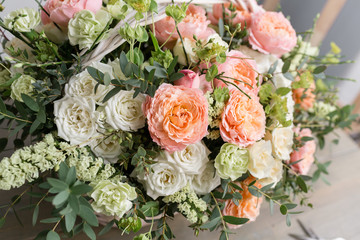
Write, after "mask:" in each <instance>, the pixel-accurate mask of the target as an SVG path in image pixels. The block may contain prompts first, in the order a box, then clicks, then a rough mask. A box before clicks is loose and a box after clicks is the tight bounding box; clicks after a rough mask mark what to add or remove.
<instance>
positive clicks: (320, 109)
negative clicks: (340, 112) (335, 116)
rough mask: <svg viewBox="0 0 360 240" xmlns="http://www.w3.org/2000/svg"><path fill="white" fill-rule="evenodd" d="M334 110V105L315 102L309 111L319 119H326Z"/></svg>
mask: <svg viewBox="0 0 360 240" xmlns="http://www.w3.org/2000/svg"><path fill="white" fill-rule="evenodd" d="M335 110H336V107H335V106H334V105H331V104H329V103H325V102H315V103H314V106H313V108H311V109H309V111H310V112H313V113H315V115H316V116H317V117H319V118H324V119H328V118H329V117H328V116H327V115H328V114H329V113H331V112H333V111H335Z"/></svg>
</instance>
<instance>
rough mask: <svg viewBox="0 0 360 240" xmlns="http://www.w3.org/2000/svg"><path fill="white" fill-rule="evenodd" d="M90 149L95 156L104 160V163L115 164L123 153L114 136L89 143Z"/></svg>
mask: <svg viewBox="0 0 360 240" xmlns="http://www.w3.org/2000/svg"><path fill="white" fill-rule="evenodd" d="M90 147H91V150H92V151H93V152H94V153H95V155H96V156H98V157H102V158H103V159H104V162H105V163H116V162H117V161H118V159H119V156H120V154H121V153H122V152H123V151H122V147H121V146H120V144H119V139H118V138H116V137H115V136H104V137H103V138H97V139H96V140H94V141H92V142H91V144H90Z"/></svg>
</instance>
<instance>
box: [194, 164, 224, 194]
mask: <svg viewBox="0 0 360 240" xmlns="http://www.w3.org/2000/svg"><path fill="white" fill-rule="evenodd" d="M220 183H221V180H220V177H219V175H218V174H217V173H216V169H215V167H214V163H213V162H208V163H207V164H206V166H205V169H204V170H203V171H202V172H201V173H200V174H197V175H194V176H193V178H192V180H191V186H192V188H193V189H194V191H195V192H196V193H197V194H200V195H203V194H207V193H209V192H211V191H212V190H214V189H215V188H216V187H217V186H219V185H220Z"/></svg>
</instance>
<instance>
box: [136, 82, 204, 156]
mask: <svg viewBox="0 0 360 240" xmlns="http://www.w3.org/2000/svg"><path fill="white" fill-rule="evenodd" d="M143 111H144V113H145V116H146V117H147V121H148V125H149V132H150V135H151V137H152V139H153V140H154V142H156V143H157V144H158V145H160V146H161V147H162V148H164V149H165V150H167V151H169V152H174V151H181V150H183V149H185V148H186V146H187V145H189V144H193V143H196V142H198V141H200V140H201V139H202V138H203V137H204V136H205V135H206V134H207V127H208V103H207V101H206V98H205V97H204V94H203V93H202V91H201V90H200V89H195V88H186V87H184V86H173V85H170V84H166V83H164V84H162V85H161V86H160V87H159V88H158V90H157V91H156V93H155V96H154V97H153V98H150V97H147V99H146V102H145V104H144V105H143Z"/></svg>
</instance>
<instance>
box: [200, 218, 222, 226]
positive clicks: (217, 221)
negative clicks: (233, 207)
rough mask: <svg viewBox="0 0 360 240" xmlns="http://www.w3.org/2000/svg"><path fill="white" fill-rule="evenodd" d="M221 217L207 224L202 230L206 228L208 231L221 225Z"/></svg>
mask: <svg viewBox="0 0 360 240" xmlns="http://www.w3.org/2000/svg"><path fill="white" fill-rule="evenodd" d="M220 219H221V218H220V217H216V218H214V219H212V220H211V221H209V222H206V223H205V224H203V225H201V226H200V228H204V229H205V228H206V229H209V228H213V227H215V226H216V225H217V224H219V222H220Z"/></svg>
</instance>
